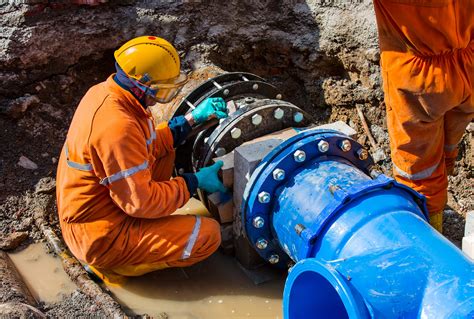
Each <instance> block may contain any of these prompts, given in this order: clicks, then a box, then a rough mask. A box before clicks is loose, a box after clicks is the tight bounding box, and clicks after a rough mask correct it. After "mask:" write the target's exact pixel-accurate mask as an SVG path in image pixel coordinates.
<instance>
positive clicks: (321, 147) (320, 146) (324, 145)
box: [318, 140, 329, 153]
mask: <svg viewBox="0 0 474 319" xmlns="http://www.w3.org/2000/svg"><path fill="white" fill-rule="evenodd" d="M318 150H319V151H320V152H321V153H326V152H327V151H329V143H328V142H326V141H324V140H322V141H319V143H318Z"/></svg>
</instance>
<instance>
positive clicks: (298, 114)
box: [293, 112, 304, 123]
mask: <svg viewBox="0 0 474 319" xmlns="http://www.w3.org/2000/svg"><path fill="white" fill-rule="evenodd" d="M303 119H304V116H303V113H301V112H296V113H295V114H294V115H293V120H294V121H295V122H296V123H299V122H301V121H303Z"/></svg>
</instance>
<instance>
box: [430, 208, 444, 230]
mask: <svg viewBox="0 0 474 319" xmlns="http://www.w3.org/2000/svg"><path fill="white" fill-rule="evenodd" d="M430 224H431V226H433V228H434V229H436V230H437V231H438V232H440V233H441V234H442V233H443V211H441V212H439V213H435V214H431V213H430Z"/></svg>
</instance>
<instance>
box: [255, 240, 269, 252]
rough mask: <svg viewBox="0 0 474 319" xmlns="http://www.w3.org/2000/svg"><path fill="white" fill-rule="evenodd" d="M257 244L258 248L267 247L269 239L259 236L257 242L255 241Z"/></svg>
mask: <svg viewBox="0 0 474 319" xmlns="http://www.w3.org/2000/svg"><path fill="white" fill-rule="evenodd" d="M255 246H257V248H258V249H262V250H263V249H265V248H267V246H268V241H267V240H266V239H263V238H259V239H258V240H257V242H256V243H255Z"/></svg>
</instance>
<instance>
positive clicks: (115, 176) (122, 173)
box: [100, 161, 148, 186]
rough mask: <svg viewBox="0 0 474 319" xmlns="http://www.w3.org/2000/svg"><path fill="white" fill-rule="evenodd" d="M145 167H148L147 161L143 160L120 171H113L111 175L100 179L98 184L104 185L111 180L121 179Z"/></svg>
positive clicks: (111, 181)
mask: <svg viewBox="0 0 474 319" xmlns="http://www.w3.org/2000/svg"><path fill="white" fill-rule="evenodd" d="M147 167H148V161H145V162H143V163H142V164H140V165H137V166H134V167H131V168H128V169H125V170H123V171H120V172H118V173H115V174H113V175H110V176H107V177H105V178H103V179H101V181H100V184H101V185H104V186H106V185H109V184H111V183H113V182H116V181H118V180H121V179H123V178H127V177H130V176H132V175H133V174H135V173H138V172H140V171H143V170H144V169H146V168H147Z"/></svg>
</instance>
